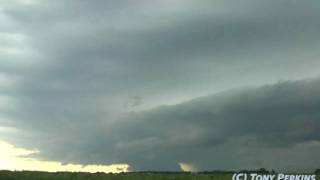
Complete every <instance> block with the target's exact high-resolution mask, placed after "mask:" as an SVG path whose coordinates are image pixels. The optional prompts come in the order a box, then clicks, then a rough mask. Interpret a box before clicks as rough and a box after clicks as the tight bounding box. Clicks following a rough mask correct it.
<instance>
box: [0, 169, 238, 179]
mask: <svg viewBox="0 0 320 180" xmlns="http://www.w3.org/2000/svg"><path fill="white" fill-rule="evenodd" d="M231 176H232V175H231V174H212V173H210V174H209V173H207V174H206V173H199V174H195V173H151V172H140V173H138V172H137V173H119V174H112V173H108V174H106V173H70V172H58V173H48V172H30V171H22V172H20V171H16V172H11V171H1V172H0V180H162V179H170V180H184V179H186V180H197V179H199V180H209V179H214V180H231V178H232V177H231Z"/></svg>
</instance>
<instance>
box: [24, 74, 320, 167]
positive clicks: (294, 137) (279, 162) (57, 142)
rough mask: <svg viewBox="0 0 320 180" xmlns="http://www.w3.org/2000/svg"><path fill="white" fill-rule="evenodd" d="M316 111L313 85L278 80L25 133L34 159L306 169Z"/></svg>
mask: <svg viewBox="0 0 320 180" xmlns="http://www.w3.org/2000/svg"><path fill="white" fill-rule="evenodd" d="M319 109H320V80H319V79H312V80H300V81H284V82H279V83H276V84H273V85H266V86H261V87H250V88H242V89H234V90H230V91H225V92H221V93H218V94H214V95H211V96H206V97H202V98H196V99H194V100H191V101H188V102H185V103H181V104H178V105H172V106H160V107H157V108H154V109H151V110H147V111H143V112H138V113H135V112H132V113H126V114H123V117H122V118H121V119H118V120H117V121H115V122H113V123H112V124H110V125H107V124H105V123H103V122H100V123H99V125H97V124H94V125H93V124H91V123H90V121H89V122H88V123H81V122H74V123H73V124H72V126H70V127H65V128H63V129H56V131H50V132H48V133H47V134H44V133H37V132H33V138H34V139H33V140H32V145H33V146H34V147H36V148H38V149H39V150H40V152H41V153H40V154H38V155H36V157H37V158H43V159H51V160H59V161H62V162H66V163H71V162H77V163H101V164H110V163H129V164H130V165H131V168H132V169H133V170H179V166H178V163H181V162H182V163H190V164H192V165H193V166H194V167H195V168H196V169H199V170H213V169H228V170H230V169H246V168H249V169H250V168H257V167H265V168H270V169H271V168H272V169H279V170H284V171H290V170H297V171H312V170H313V169H315V168H317V167H318V166H319V163H320V161H319V159H317V158H316V157H317V154H318V152H319V150H320V133H319V127H320V122H319V118H320V113H319ZM63 126H66V125H63ZM110 127H111V128H110ZM57 131H58V132H57ZM20 138H21V137H20ZM28 141H30V139H29V140H28Z"/></svg>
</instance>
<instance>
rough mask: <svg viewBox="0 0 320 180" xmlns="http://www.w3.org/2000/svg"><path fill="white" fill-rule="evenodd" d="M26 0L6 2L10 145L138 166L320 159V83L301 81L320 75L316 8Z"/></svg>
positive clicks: (1, 101)
mask: <svg viewBox="0 0 320 180" xmlns="http://www.w3.org/2000/svg"><path fill="white" fill-rule="evenodd" d="M23 2H27V1H19V2H18V1H6V0H5V1H3V2H1V5H3V6H2V7H1V8H0V20H1V22H3V23H1V25H0V41H1V44H0V59H1V61H0V112H1V114H0V123H1V124H0V125H2V126H11V127H15V128H17V129H19V130H20V131H19V133H16V134H10V135H6V134H1V139H6V140H9V141H10V142H14V143H15V144H17V145H18V146H22V147H28V148H38V149H39V150H40V152H41V154H40V155H39V156H38V157H39V158H43V159H50V160H59V161H62V162H66V163H68V162H80V163H119V162H128V163H130V164H131V165H132V166H133V168H135V169H139V170H144V169H162V170H163V169H175V168H177V163H178V162H187V163H192V164H194V165H195V166H196V167H197V168H198V169H215V168H219V169H223V168H227V169H232V168H241V167H242V168H252V167H260V166H265V167H277V168H282V169H293V170H295V169H303V170H308V169H311V168H314V167H316V166H317V165H319V161H318V160H317V159H314V158H313V159H312V157H313V156H314V155H315V153H316V152H317V150H319V134H318V133H317V132H316V128H318V127H319V123H318V122H317V121H316V119H317V117H318V115H317V110H318V109H319V106H318V105H319V104H318V103H319V102H318V101H319V99H318V90H319V86H318V85H317V84H319V80H317V79H315V80H300V81H295V80H297V79H305V78H309V77H315V76H318V75H319V73H318V67H319V66H320V61H319V59H318V57H319V51H318V50H319V45H320V39H319V37H320V36H319V32H320V31H319V30H320V24H319V21H318V19H319V18H320V13H319V12H320V11H319V7H320V6H319V3H318V2H316V1H311V0H306V1H289V0H284V1H275V0H272V1H260V0H259V1H253V0H243V1H241V3H240V4H239V1H234V0H230V1H223V2H218V1H201V2H198V1H190V0H187V1H180V0H174V1H169V0H156V1H153V2H152V3H151V2H149V1H148V2H146V1H137V2H135V3H133V2H131V1H127V0H123V1H112V0H110V1H100V0H96V1H90V2H88V1H82V0H80V1H79V0H78V1H74V0H71V1H62V0H61V1H49V0H48V1H45V0H44V1H29V2H31V3H23ZM32 2H33V3H32ZM283 79H286V80H289V81H285V82H282V83H277V84H275V83H276V82H278V81H279V80H283ZM264 84H274V85H269V86H262V85H264ZM253 85H255V86H257V87H256V88H243V89H241V88H240V89H238V90H231V91H227V92H225V90H227V89H232V88H239V87H246V86H253ZM217 92H222V93H219V94H216V95H212V96H207V95H209V94H214V93H217ZM200 96H203V98H200V99H197V98H196V97H200ZM186 100H191V101H188V102H185V101H186ZM181 102H184V103H181ZM177 103H181V104H178V105H174V106H162V107H158V106H161V105H169V104H177ZM273 157H274V159H276V160H274V159H273ZM288 158H291V160H290V161H288V160H287V159H288ZM282 159H285V160H287V161H286V162H282V161H281V162H279V161H280V160H282ZM305 159H307V160H309V161H308V162H306V163H305V164H298V163H297V162H298V161H305Z"/></svg>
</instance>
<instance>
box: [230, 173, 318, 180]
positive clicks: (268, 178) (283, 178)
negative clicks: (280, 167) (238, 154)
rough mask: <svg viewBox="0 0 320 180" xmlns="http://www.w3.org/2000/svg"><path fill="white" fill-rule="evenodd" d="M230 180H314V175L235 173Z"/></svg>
mask: <svg viewBox="0 0 320 180" xmlns="http://www.w3.org/2000/svg"><path fill="white" fill-rule="evenodd" d="M232 180H316V175H306V174H281V173H280V174H257V173H251V174H247V173H235V174H233V176H232Z"/></svg>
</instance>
